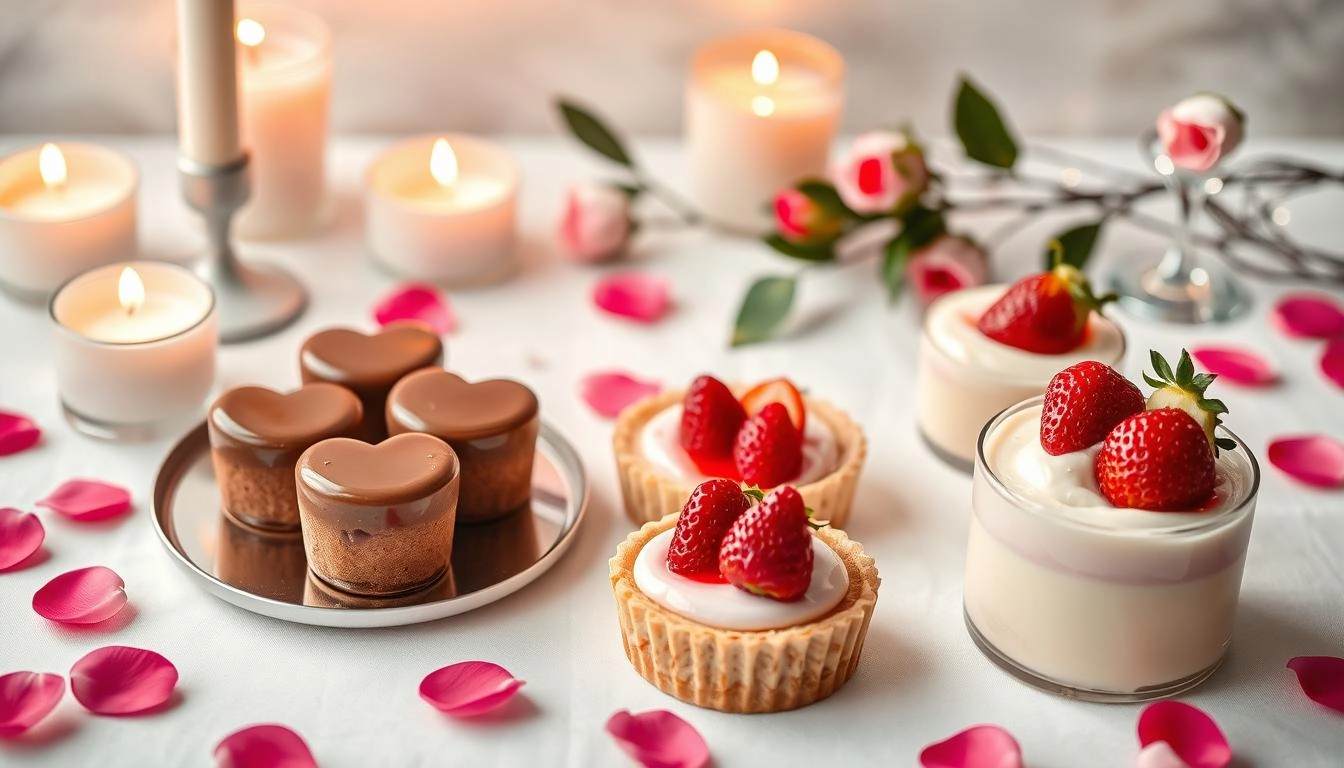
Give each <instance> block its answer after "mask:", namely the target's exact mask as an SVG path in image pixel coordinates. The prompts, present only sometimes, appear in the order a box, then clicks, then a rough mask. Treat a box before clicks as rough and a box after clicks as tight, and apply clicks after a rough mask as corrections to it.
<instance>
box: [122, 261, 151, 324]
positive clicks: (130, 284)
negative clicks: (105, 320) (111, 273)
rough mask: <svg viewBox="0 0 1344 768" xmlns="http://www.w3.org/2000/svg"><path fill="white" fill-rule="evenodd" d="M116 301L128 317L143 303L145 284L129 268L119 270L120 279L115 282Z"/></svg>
mask: <svg viewBox="0 0 1344 768" xmlns="http://www.w3.org/2000/svg"><path fill="white" fill-rule="evenodd" d="M117 300H118V301H120V302H121V308H122V309H124V310H126V314H128V315H134V314H135V312H136V310H138V309H140V307H141V306H142V305H143V304H144V303H145V284H144V282H142V281H141V280H140V275H138V274H137V273H136V271H135V270H134V269H132V268H130V267H127V268H125V269H123V270H121V279H119V280H117Z"/></svg>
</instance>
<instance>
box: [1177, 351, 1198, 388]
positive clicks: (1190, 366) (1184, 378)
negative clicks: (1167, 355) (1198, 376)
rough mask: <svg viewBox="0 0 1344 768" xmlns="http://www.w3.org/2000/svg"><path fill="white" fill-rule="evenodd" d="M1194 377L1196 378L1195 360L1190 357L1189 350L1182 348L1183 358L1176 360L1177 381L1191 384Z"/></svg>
mask: <svg viewBox="0 0 1344 768" xmlns="http://www.w3.org/2000/svg"><path fill="white" fill-rule="evenodd" d="M1193 378H1195V361H1194V360H1191V359H1190V353H1189V352H1186V351H1185V350H1184V349H1182V350H1181V359H1180V360H1178V361H1176V381H1177V382H1179V383H1181V384H1189V383H1190V380H1191V379H1193Z"/></svg>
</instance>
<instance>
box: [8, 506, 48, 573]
mask: <svg viewBox="0 0 1344 768" xmlns="http://www.w3.org/2000/svg"><path fill="white" fill-rule="evenodd" d="M46 537H47V531H46V529H45V528H43V527H42V521H41V520H39V519H37V515H34V514H30V513H28V512H22V511H20V510H17V509H11V508H9V507H0V573H4V572H5V571H7V570H9V569H10V568H13V567H14V566H16V565H18V564H19V563H22V562H23V561H24V560H27V559H28V556H29V555H31V554H33V553H34V552H36V551H37V548H38V547H40V546H42V540H43V539H45V538H46Z"/></svg>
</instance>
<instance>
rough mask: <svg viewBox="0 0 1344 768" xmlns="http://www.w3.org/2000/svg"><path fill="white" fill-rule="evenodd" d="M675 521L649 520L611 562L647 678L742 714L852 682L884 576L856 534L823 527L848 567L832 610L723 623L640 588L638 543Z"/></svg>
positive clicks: (635, 659)
mask: <svg viewBox="0 0 1344 768" xmlns="http://www.w3.org/2000/svg"><path fill="white" fill-rule="evenodd" d="M676 521H677V516H676V515H668V516H667V517H664V518H663V519H661V520H657V521H654V522H651V523H647V524H645V525H644V526H643V527H642V528H640V529H639V530H637V531H634V532H633V533H631V534H630V535H629V536H628V537H627V538H626V539H625V541H624V542H622V543H621V544H620V546H618V547H617V548H616V556H615V557H613V558H612V559H611V563H610V568H611V588H612V591H613V592H614V593H615V596H616V613H617V617H618V618H619V620H620V624H621V640H622V642H623V643H624V645H625V655H626V656H627V657H628V658H629V659H630V663H631V664H633V665H634V667H635V670H636V671H638V672H639V674H641V675H642V676H643V677H644V679H645V680H648V681H649V682H650V683H652V684H653V685H654V686H655V687H656V688H658V689H659V690H661V691H663V692H664V693H667V694H669V695H672V696H675V697H676V698H678V699H680V700H682V701H684V702H686V703H688V704H695V705H696V706H700V707H706V708H709V709H717V710H719V711H720V712H735V713H742V714H752V713H763V712H782V711H785V710H789V709H797V708H799V707H805V706H807V705H809V704H812V703H814V702H817V701H820V700H821V699H824V698H826V697H827V696H830V695H831V694H832V693H835V692H836V691H837V690H839V689H840V687H841V686H842V685H844V684H845V682H847V681H848V680H849V678H850V676H851V675H853V674H854V670H855V668H857V667H858V664H859V654H860V653H861V652H862V650H863V641H864V638H865V637H867V635H868V625H869V623H870V622H871V621H872V618H873V607H874V606H875V605H876V603H877V588H878V586H879V585H880V584H881V582H882V580H881V578H880V577H879V576H878V573H877V568H876V566H875V565H874V563H873V558H871V557H869V556H868V555H865V554H864V553H863V547H862V546H861V545H860V544H859V543H858V542H855V541H851V540H850V538H849V537H848V536H846V535H845V532H844V531H840V530H836V529H833V528H823V529H821V530H819V531H817V536H819V537H821V539H822V540H823V541H824V542H826V545H827V546H829V547H831V549H833V550H835V552H836V554H838V555H839V556H840V559H841V560H842V561H843V562H844V564H845V570H846V572H847V573H848V575H849V590H848V591H847V592H846V593H845V596H844V598H842V599H841V601H840V603H839V604H838V605H837V606H836V607H835V608H834V609H832V610H831V612H830V613H827V614H826V615H825V616H822V617H821V618H819V619H816V620H813V621H811V622H808V623H806V624H799V625H797V626H793V627H786V628H784V629H772V630H763V631H742V630H726V629H719V628H717V627H711V626H708V625H706V624H701V623H699V622H697V621H693V620H691V619H688V618H685V617H684V616H681V615H679V614H676V613H673V612H672V611H669V610H667V609H666V608H663V607H662V606H660V605H658V604H657V603H655V602H653V601H652V600H650V599H649V598H648V597H647V596H645V595H644V593H643V592H641V591H640V590H639V588H638V587H636V586H635V577H634V565H635V558H636V557H637V556H638V555H639V552H640V550H641V549H643V548H644V545H645V544H647V543H648V542H649V541H650V540H651V539H652V538H653V537H655V536H657V535H658V534H660V533H662V532H663V531H666V530H668V529H670V528H672V527H673V526H674V525H676Z"/></svg>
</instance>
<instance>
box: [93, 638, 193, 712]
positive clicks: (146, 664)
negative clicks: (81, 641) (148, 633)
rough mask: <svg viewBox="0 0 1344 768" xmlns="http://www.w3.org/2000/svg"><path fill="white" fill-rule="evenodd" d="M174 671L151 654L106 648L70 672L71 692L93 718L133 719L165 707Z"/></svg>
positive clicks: (139, 649) (163, 661)
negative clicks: (130, 717) (124, 717)
mask: <svg viewBox="0 0 1344 768" xmlns="http://www.w3.org/2000/svg"><path fill="white" fill-rule="evenodd" d="M176 686H177V667H174V666H173V663H172V662H171V661H169V660H167V659H165V658H163V657H162V656H160V655H159V654H157V653H155V652H153V651H147V650H144V649H143V648H131V647H129V646H125V645H109V646H107V647H105V648H99V649H98V650H96V651H92V652H90V653H89V654H88V655H86V656H85V657H84V658H82V659H80V660H79V661H76V662H75V666H73V667H71V668H70V691H71V693H73V694H75V698H76V699H77V700H78V701H79V703H80V704H82V705H84V708H85V709H87V710H89V711H90V712H92V713H94V714H96V715H135V714H140V713H142V712H148V711H149V710H152V709H155V708H157V707H160V706H162V705H163V704H165V703H167V701H168V699H170V698H172V695H173V688H174V687H176Z"/></svg>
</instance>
